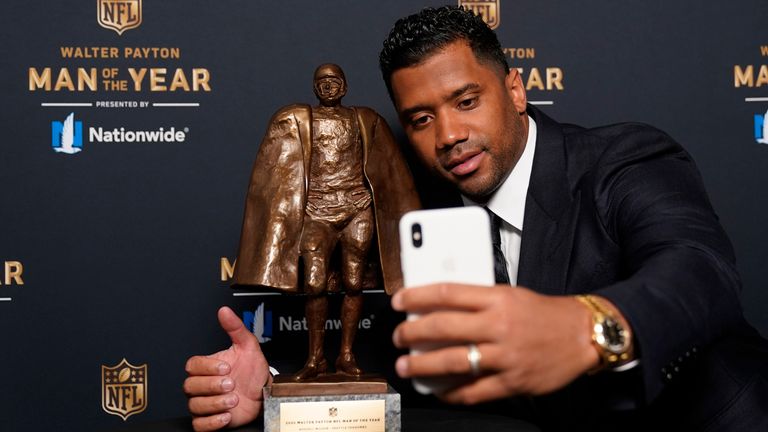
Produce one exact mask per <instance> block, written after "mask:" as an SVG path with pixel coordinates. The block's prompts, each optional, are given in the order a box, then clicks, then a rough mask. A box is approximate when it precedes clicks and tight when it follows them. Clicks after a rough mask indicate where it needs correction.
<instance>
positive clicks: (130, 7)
mask: <svg viewBox="0 0 768 432" xmlns="http://www.w3.org/2000/svg"><path fill="white" fill-rule="evenodd" d="M96 5H97V8H96V9H97V10H96V19H97V20H98V22H99V25H101V26H102V27H104V28H108V29H112V30H114V31H116V32H117V34H119V35H122V34H123V32H124V31H126V30H130V29H133V28H136V27H138V26H140V25H141V0H96Z"/></svg>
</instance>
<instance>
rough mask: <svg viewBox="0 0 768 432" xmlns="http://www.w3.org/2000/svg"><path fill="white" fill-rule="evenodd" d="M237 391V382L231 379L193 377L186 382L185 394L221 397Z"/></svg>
mask: <svg viewBox="0 0 768 432" xmlns="http://www.w3.org/2000/svg"><path fill="white" fill-rule="evenodd" d="M234 389H235V382H234V381H233V380H232V378H230V377H218V376H215V377H212V376H191V377H189V378H187V379H185V380H184V393H185V394H187V396H211V395H220V394H224V393H227V392H230V391H232V390H234Z"/></svg>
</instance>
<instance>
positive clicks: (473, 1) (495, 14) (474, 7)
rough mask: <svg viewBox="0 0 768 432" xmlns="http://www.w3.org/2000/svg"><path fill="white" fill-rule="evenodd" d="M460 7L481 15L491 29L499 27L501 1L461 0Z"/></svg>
mask: <svg viewBox="0 0 768 432" xmlns="http://www.w3.org/2000/svg"><path fill="white" fill-rule="evenodd" d="M459 6H462V7H463V8H464V9H467V10H471V11H473V12H474V13H475V14H477V15H480V17H481V18H482V19H483V21H485V23H486V24H488V27H490V28H491V29H495V28H497V27H499V21H500V18H499V9H500V6H501V0H459Z"/></svg>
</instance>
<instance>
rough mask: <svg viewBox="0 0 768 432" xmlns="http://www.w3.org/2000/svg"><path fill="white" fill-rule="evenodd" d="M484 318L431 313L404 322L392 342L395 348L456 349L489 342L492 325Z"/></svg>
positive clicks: (472, 314)
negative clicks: (429, 345) (427, 347)
mask: <svg viewBox="0 0 768 432" xmlns="http://www.w3.org/2000/svg"><path fill="white" fill-rule="evenodd" d="M491 319H492V318H490V317H488V315H487V314H485V315H484V314H483V313H482V312H480V313H468V312H453V311H451V312H440V311H435V312H430V313H427V314H423V315H421V316H419V317H418V318H417V319H413V320H408V321H404V322H403V323H401V324H400V325H398V326H397V328H395V331H394V333H393V334H392V340H393V342H394V343H395V346H397V347H398V348H407V347H412V346H414V345H419V344H429V343H436V344H439V345H457V344H461V343H467V342H470V341H473V342H475V343H478V342H490V341H492V340H493V335H492V334H490V333H491V332H492V331H493V330H494V327H495V326H494V325H493V324H494V323H493V322H489V320H491Z"/></svg>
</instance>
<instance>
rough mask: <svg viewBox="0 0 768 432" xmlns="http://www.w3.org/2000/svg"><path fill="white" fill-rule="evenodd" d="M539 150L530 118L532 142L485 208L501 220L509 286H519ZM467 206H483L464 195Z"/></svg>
mask: <svg viewBox="0 0 768 432" xmlns="http://www.w3.org/2000/svg"><path fill="white" fill-rule="evenodd" d="M535 150H536V122H535V121H533V119H532V118H531V116H528V140H527V141H526V142H525V149H524V150H523V154H522V155H521V156H520V159H519V160H518V161H517V164H516V165H515V167H514V168H513V169H512V172H511V173H509V176H508V177H507V179H506V180H504V183H502V184H501V186H499V188H498V189H496V192H494V193H493V195H492V196H491V198H490V199H489V200H488V203H487V204H486V205H485V206H486V207H488V208H489V209H490V210H491V211H492V212H494V213H496V215H498V216H499V218H500V219H501V229H500V231H501V251H502V252H503V253H504V258H505V259H506V261H507V273H508V274H509V283H510V284H511V285H517V269H518V267H519V265H520V244H521V242H522V238H523V237H522V236H523V217H524V216H525V197H526V195H527V194H528V183H529V182H530V181H531V169H532V168H533V153H534V152H535ZM461 199H462V200H463V201H464V205H465V206H469V205H476V206H479V205H480V204H478V203H476V202H474V201H472V200H471V199H469V198H467V197H465V196H463V195H462V197H461Z"/></svg>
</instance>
